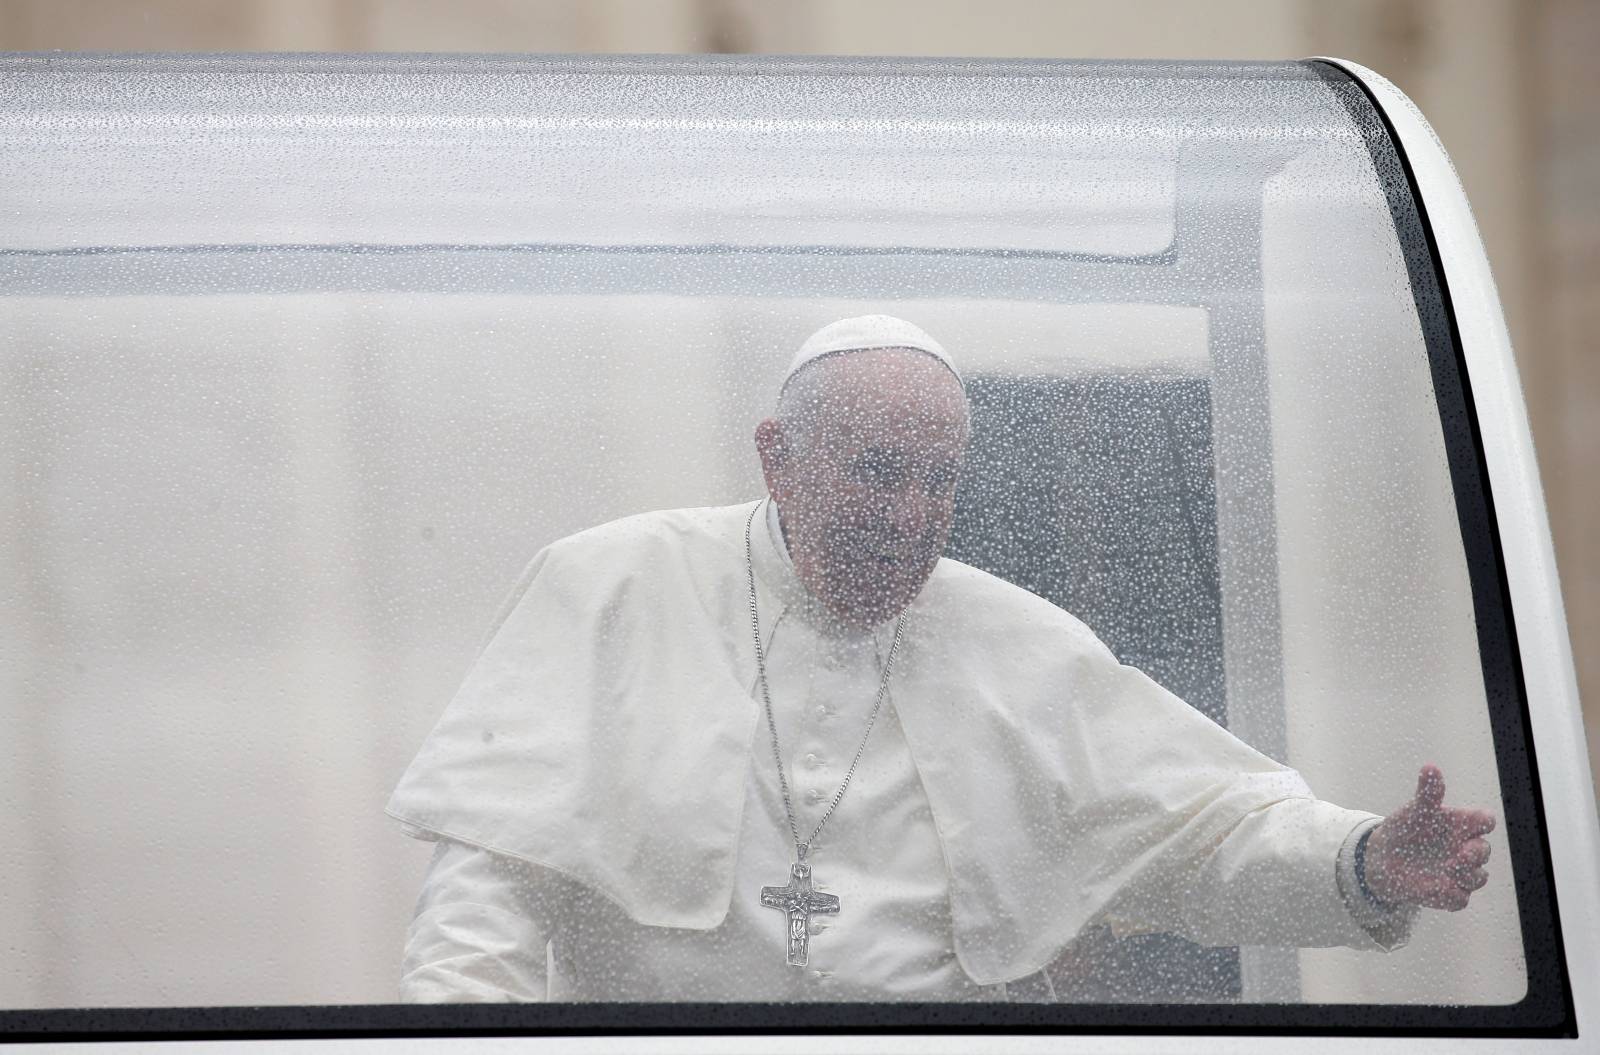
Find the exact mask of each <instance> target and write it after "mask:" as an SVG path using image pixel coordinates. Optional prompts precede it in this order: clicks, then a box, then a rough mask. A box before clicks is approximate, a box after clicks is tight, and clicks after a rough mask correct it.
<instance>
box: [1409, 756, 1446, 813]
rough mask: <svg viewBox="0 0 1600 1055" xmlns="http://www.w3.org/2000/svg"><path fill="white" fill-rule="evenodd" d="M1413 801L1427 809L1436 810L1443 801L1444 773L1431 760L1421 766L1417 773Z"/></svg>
mask: <svg viewBox="0 0 1600 1055" xmlns="http://www.w3.org/2000/svg"><path fill="white" fill-rule="evenodd" d="M1415 801H1416V803H1417V805H1418V806H1420V807H1422V808H1423V809H1427V810H1436V809H1438V808H1439V806H1440V804H1441V803H1443V802H1444V773H1443V772H1441V771H1440V769H1439V767H1438V766H1436V765H1434V764H1433V763H1432V762H1429V763H1428V764H1427V765H1425V766H1423V767H1422V772H1421V773H1419V774H1418V775H1417V796H1416V800H1415Z"/></svg>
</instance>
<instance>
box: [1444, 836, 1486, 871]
mask: <svg viewBox="0 0 1600 1055" xmlns="http://www.w3.org/2000/svg"><path fill="white" fill-rule="evenodd" d="M1488 860H1489V844H1488V843H1487V842H1485V841H1483V840H1482V839H1468V840H1467V841H1466V842H1464V843H1462V844H1461V848H1460V849H1458V850H1457V851H1456V852H1455V856H1453V857H1452V858H1451V859H1450V864H1451V865H1454V866H1458V867H1460V868H1482V867H1483V865H1484V863H1485V862H1487V861H1488Z"/></svg>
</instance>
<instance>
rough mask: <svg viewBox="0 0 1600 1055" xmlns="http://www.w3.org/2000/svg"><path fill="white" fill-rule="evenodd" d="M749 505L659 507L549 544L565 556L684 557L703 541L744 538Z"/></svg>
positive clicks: (719, 542) (712, 543) (718, 543)
mask: <svg viewBox="0 0 1600 1055" xmlns="http://www.w3.org/2000/svg"><path fill="white" fill-rule="evenodd" d="M749 512H750V506H749V505H748V504H745V505H737V506H706V507H700V508H693V509H659V510H655V511H653V512H649V513H636V514H634V515H633V516H627V517H623V518H621V519H620V520H612V521H608V522H607V523H604V524H598V525H596V526H595V527H592V528H586V529H584V530H583V531H579V532H577V533H575V534H572V535H568V536H566V537H565V538H562V539H558V540H557V541H555V542H553V543H551V544H550V546H549V547H548V550H549V554H550V556H551V557H552V558H556V559H559V560H562V561H567V560H575V561H579V562H588V561H592V560H603V561H606V562H622V563H630V562H631V561H633V560H640V561H651V560H655V559H660V558H662V557H666V556H669V555H671V556H677V557H680V558H681V557H683V556H685V555H686V551H688V550H690V549H693V548H697V547H698V546H702V545H709V546H711V547H713V548H720V547H721V546H723V545H726V544H730V543H731V542H733V541H735V540H737V539H738V538H740V537H741V536H740V534H739V533H740V532H742V531H743V529H744V517H746V516H748V515H749Z"/></svg>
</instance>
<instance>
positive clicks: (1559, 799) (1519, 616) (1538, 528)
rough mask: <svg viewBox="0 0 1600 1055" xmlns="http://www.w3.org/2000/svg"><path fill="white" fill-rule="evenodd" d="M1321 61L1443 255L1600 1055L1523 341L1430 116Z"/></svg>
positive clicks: (1584, 1006) (1585, 1034)
mask: <svg viewBox="0 0 1600 1055" xmlns="http://www.w3.org/2000/svg"><path fill="white" fill-rule="evenodd" d="M1321 61H1323V62H1327V63H1329V64H1330V65H1333V66H1337V67H1338V68H1339V69H1341V70H1343V71H1344V72H1345V73H1348V74H1349V75H1350V76H1351V77H1353V78H1355V79H1356V80H1357V81H1359V82H1360V83H1361V84H1363V85H1364V86H1365V87H1366V88H1367V90H1368V91H1370V92H1371V93H1372V96H1373V98H1374V99H1375V100H1377V102H1378V105H1379V106H1380V107H1381V108H1382V110H1383V113H1384V115H1385V116H1386V117H1387V118H1388V119H1389V122H1390V123H1391V124H1392V125H1393V127H1394V134H1395V139H1396V141H1397V142H1396V145H1397V146H1398V147H1399V148H1400V150H1401V151H1403V152H1404V154H1405V156H1406V159H1407V161H1408V162H1409V163H1410V166H1411V171H1412V175H1413V177H1414V179H1415V180H1416V185H1417V193H1418V195H1419V196H1420V197H1421V199H1422V204H1423V206H1424V207H1425V208H1426V210H1427V219H1428V225H1429V227H1430V228H1431V229H1432V232H1433V237H1434V242H1435V245H1436V246H1437V248H1438V252H1439V260H1440V266H1441V268H1442V269H1443V272H1444V274H1443V279H1444V282H1445V283H1446V285H1447V287H1448V289H1449V291H1450V298H1451V301H1452V305H1453V307H1454V310H1455V318H1456V326H1457V330H1458V333H1459V335H1460V340H1461V351H1462V355H1463V357H1464V359H1465V362H1466V370H1467V376H1468V380H1469V382H1470V384H1471V387H1472V399H1473V403H1474V410H1475V416H1476V418H1477V421H1478V427H1479V429H1480V432H1481V434H1482V437H1483V448H1484V458H1485V461H1486V462H1487V470H1488V477H1489V491H1490V494H1491V495H1492V497H1493V500H1494V510H1495V518H1496V520H1497V526H1498V533H1499V537H1500V546H1501V551H1502V553H1503V554H1504V557H1505V571H1506V580H1507V583H1508V585H1509V587H1510V591H1511V598H1510V599H1511V607H1512V613H1513V616H1514V619H1515V625H1516V632H1517V644H1518V648H1519V651H1520V652H1521V658H1522V671H1523V678H1524V683H1525V685H1526V687H1527V693H1528V718H1529V722H1530V723H1531V727H1532V729H1531V732H1532V736H1533V741H1534V750H1535V752H1536V754H1537V758H1538V763H1539V783H1540V791H1541V799H1542V802H1541V806H1542V808H1543V811H1544V817H1545V823H1546V833H1547V837H1548V839H1549V841H1550V855H1551V862H1552V865H1553V868H1554V876H1553V878H1554V880H1555V884H1556V890H1557V892H1558V896H1559V897H1560V899H1561V900H1560V912H1561V936H1562V942H1563V944H1564V945H1565V952H1566V957H1567V966H1568V970H1569V971H1570V982H1571V986H1572V993H1573V1003H1574V1008H1575V1011H1576V1014H1577V1019H1578V1033H1579V1037H1580V1038H1581V1040H1582V1041H1584V1042H1585V1043H1584V1045H1583V1046H1584V1047H1585V1048H1586V1049H1588V1050H1597V1051H1600V1044H1595V1041H1596V1040H1600V1037H1596V1034H1597V1033H1600V908H1597V899H1600V818H1597V814H1596V809H1595V795H1594V784H1593V782H1592V781H1593V778H1592V776H1591V774H1590V768H1589V757H1588V754H1587V751H1586V748H1585V740H1584V732H1583V713H1582V710H1581V708H1580V706H1579V700H1578V682H1577V676H1576V674H1575V672H1574V669H1573V665H1572V649H1571V645H1570V643H1569V639H1568V636H1567V620H1566V613H1565V609H1564V608H1563V606H1562V601H1561V581H1560V579H1559V578H1558V577H1557V574H1556V561H1555V551H1554V547H1553V546H1552V544H1551V541H1550V524H1549V519H1548V517H1547V516H1546V513H1545V503H1544V491H1543V488H1542V487H1541V486H1540V482H1539V468H1538V464H1537V462H1536V461H1535V458H1534V449H1533V434H1532V432H1531V430H1530V429H1529V427H1528V412H1527V406H1526V404H1525V403H1524V401H1523V398H1522V386H1521V383H1520V381H1519V379H1518V376H1517V366H1516V360H1515V359H1514V358H1513V356H1512V351H1511V337H1510V334H1509V333H1508V331H1507V330H1506V324H1505V317H1504V316H1503V315H1502V313H1501V310H1500V298H1499V296H1498V295H1497V294H1496V292H1495V286H1494V278H1493V276H1492V275H1491V274H1490V270H1489V259H1488V256H1487V254H1486V253H1485V251H1484V246H1483V239H1482V237H1481V236H1480V235H1479V233H1478V225H1477V222H1476V221H1475V220H1474V219H1473V217H1472V210H1471V207H1470V206H1469V205H1468V203H1467V196H1466V192H1465V191H1464V190H1463V189H1462V186H1461V180H1460V179H1459V177H1458V176H1457V175H1456V170H1455V166H1454V165H1452V164H1451V162H1450V158H1449V156H1448V155H1447V154H1446V153H1445V149H1444V145H1443V144H1442V143H1440V142H1439V137H1438V136H1437V135H1436V134H1435V133H1434V131H1433V128H1432V127H1431V126H1430V125H1429V124H1428V122H1427V119H1426V118H1424V117H1423V116H1422V113H1421V111H1419V110H1418V109H1417V107H1416V105H1415V104H1414V103H1412V102H1411V100H1410V99H1408V98H1406V96H1405V94H1404V93H1403V92H1401V91H1400V89H1398V88H1396V87H1395V86H1394V85H1393V84H1391V83H1390V82H1389V81H1388V80H1387V79H1385V78H1384V77H1382V76H1381V75H1379V74H1377V73H1374V72H1373V71H1372V70H1369V69H1367V68H1366V67H1365V66H1361V65H1359V64H1357V63H1354V62H1350V61H1347V60H1344V59H1333V58H1329V59H1322V60H1321ZM1592 1044H1595V1046H1594V1047H1590V1045H1592Z"/></svg>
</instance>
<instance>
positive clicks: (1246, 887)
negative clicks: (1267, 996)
mask: <svg viewBox="0 0 1600 1055" xmlns="http://www.w3.org/2000/svg"><path fill="white" fill-rule="evenodd" d="M1378 819H1379V818H1377V817H1374V816H1373V815H1372V814H1369V813H1361V812H1358V811H1355V810H1347V809H1343V808H1342V807H1339V806H1335V805H1334V804H1333V803H1331V802H1322V801H1320V800H1318V799H1312V798H1290V799H1284V800H1282V801H1280V802H1276V803H1274V804H1272V805H1271V806H1267V807H1265V808H1263V809H1259V810H1256V811H1255V812H1253V813H1250V814H1248V815H1247V816H1245V817H1244V819H1243V820H1241V821H1240V822H1239V824H1237V825H1236V826H1235V827H1234V828H1233V829H1232V830H1230V831H1229V832H1228V833H1227V835H1225V836H1224V837H1223V838H1222V839H1221V840H1220V841H1219V842H1218V843H1217V845H1216V847H1215V849H1214V850H1213V851H1212V852H1211V854H1210V856H1209V857H1207V858H1206V860H1205V861H1204V862H1203V863H1202V864H1201V866H1200V868H1199V869H1198V871H1197V873H1196V874H1195V875H1194V877H1193V879H1192V881H1191V882H1190V883H1189V884H1188V887H1187V889H1186V890H1185V891H1184V892H1183V894H1182V917H1183V927H1182V931H1183V933H1184V936H1185V937H1188V938H1189V939H1190V940H1192V941H1197V942H1201V943H1203V944H1207V945H1292V946H1301V947H1308V948H1309V947H1319V946H1328V945H1348V946H1350V947H1352V948H1357V949H1384V950H1388V949H1394V948H1397V947H1399V946H1401V945H1404V944H1405V943H1406V941H1407V940H1408V939H1409V938H1410V934H1411V924H1412V922H1413V920H1414V919H1415V918H1416V914H1417V909H1416V907H1415V906H1402V907H1397V908H1394V909H1388V910H1386V909H1384V908H1382V907H1380V906H1378V905H1375V904H1374V903H1373V902H1371V901H1370V900H1369V899H1368V898H1366V897H1365V895H1364V894H1363V893H1362V892H1361V891H1360V889H1359V888H1358V887H1357V886H1356V885H1355V884H1354V871H1353V865H1352V861H1351V851H1352V850H1353V847H1354V844H1355V842H1356V841H1357V840H1358V839H1359V837H1360V835H1361V833H1362V832H1364V831H1365V830H1366V829H1367V828H1369V827H1371V826H1372V825H1373V824H1375V823H1376V822H1377V821H1378Z"/></svg>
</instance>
